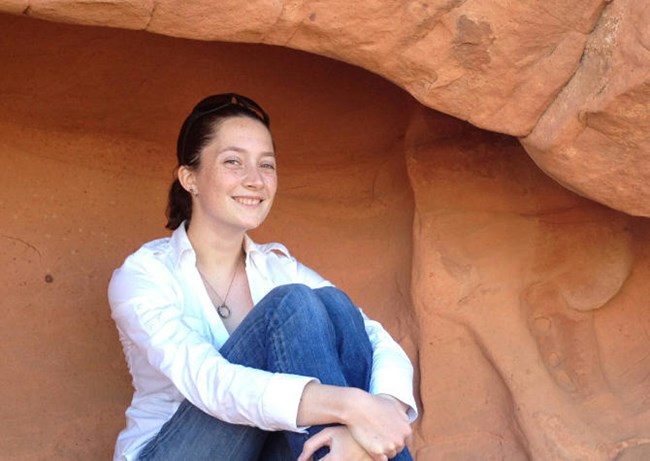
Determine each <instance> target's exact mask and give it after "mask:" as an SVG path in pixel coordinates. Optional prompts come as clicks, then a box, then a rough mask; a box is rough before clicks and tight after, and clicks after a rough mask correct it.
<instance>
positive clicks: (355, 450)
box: [298, 426, 373, 461]
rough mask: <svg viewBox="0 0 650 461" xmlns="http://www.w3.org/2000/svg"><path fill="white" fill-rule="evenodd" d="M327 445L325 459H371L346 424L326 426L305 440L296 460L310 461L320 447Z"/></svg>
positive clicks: (329, 460) (340, 460)
mask: <svg viewBox="0 0 650 461" xmlns="http://www.w3.org/2000/svg"><path fill="white" fill-rule="evenodd" d="M323 447H329V449H330V452H329V454H327V455H326V456H325V457H323V458H322V459H323V460H326V461H373V458H371V457H370V455H369V454H368V453H367V452H366V451H365V450H364V449H363V448H362V447H361V445H359V444H358V443H357V441H356V440H354V437H352V434H351V433H350V430H349V429H348V428H347V427H346V426H334V427H327V428H325V429H323V430H322V431H320V432H319V433H317V434H315V435H313V436H312V437H311V438H310V439H309V440H307V441H306V442H305V445H304V447H303V449H302V453H301V454H300V456H299V457H298V461H310V460H311V459H312V456H314V453H316V451H318V450H319V449H320V448H323Z"/></svg>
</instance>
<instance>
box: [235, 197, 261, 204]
mask: <svg viewBox="0 0 650 461" xmlns="http://www.w3.org/2000/svg"><path fill="white" fill-rule="evenodd" d="M233 199H234V200H235V201H236V202H237V203H240V204H242V205H246V206H254V205H259V204H260V203H262V199H261V198H259V197H233Z"/></svg>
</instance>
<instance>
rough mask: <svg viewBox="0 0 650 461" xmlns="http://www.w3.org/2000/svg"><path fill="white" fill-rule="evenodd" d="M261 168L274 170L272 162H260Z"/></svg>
mask: <svg viewBox="0 0 650 461" xmlns="http://www.w3.org/2000/svg"><path fill="white" fill-rule="evenodd" d="M261 166H262V168H267V169H269V170H275V164H273V163H262V165H261Z"/></svg>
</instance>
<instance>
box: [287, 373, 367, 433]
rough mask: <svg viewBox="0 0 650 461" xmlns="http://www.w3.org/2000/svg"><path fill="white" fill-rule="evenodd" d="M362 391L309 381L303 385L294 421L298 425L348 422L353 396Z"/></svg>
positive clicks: (358, 394)
mask: <svg viewBox="0 0 650 461" xmlns="http://www.w3.org/2000/svg"><path fill="white" fill-rule="evenodd" d="M363 393H364V392H363V391H361V390H359V389H355V388H349V387H340V386H329V385H326V384H320V383H317V382H310V383H309V384H307V385H306V386H305V389H304V391H303V393H302V398H301V399H300V405H299V406H298V416H297V418H296V423H297V425H298V426H300V427H304V426H313V425H316V424H330V423H338V424H349V423H350V421H349V419H350V417H349V415H348V414H349V413H350V409H351V407H354V406H355V403H354V401H355V396H357V398H359V396H360V394H363Z"/></svg>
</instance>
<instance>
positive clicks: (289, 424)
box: [262, 373, 319, 432]
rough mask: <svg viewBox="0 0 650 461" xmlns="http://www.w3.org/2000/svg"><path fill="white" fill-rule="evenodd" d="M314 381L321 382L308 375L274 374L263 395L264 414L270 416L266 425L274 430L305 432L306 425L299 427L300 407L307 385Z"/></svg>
mask: <svg viewBox="0 0 650 461" xmlns="http://www.w3.org/2000/svg"><path fill="white" fill-rule="evenodd" d="M312 381H313V382H319V381H318V380H317V379H316V378H310V377H308V376H299V375H292V374H287V373H275V374H273V375H272V376H271V379H269V382H268V384H267V386H266V389H265V391H264V395H263V397H262V414H263V415H267V417H268V418H269V419H268V420H267V421H266V426H267V427H269V428H273V430H286V431H292V432H305V429H306V427H298V422H297V419H298V407H299V406H300V401H301V400H302V393H303V391H304V390H305V386H307V384H309V383H310V382H312Z"/></svg>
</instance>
